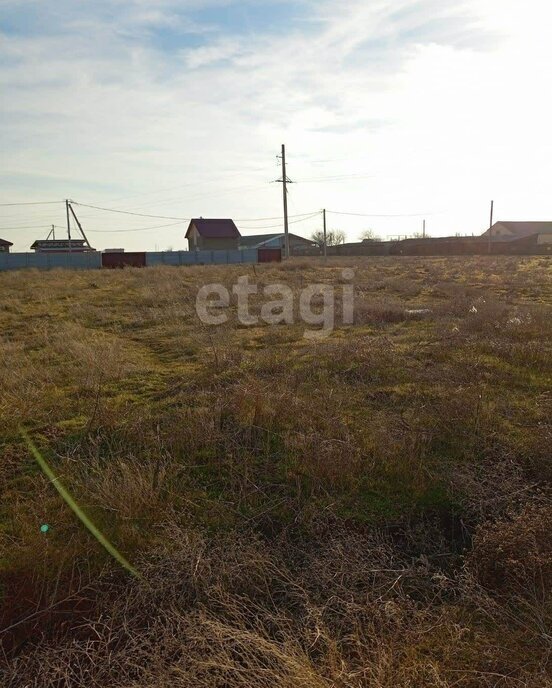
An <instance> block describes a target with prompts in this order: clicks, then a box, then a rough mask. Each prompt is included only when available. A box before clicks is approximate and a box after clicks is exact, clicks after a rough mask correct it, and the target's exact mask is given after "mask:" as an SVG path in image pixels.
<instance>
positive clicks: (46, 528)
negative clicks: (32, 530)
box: [40, 523, 50, 533]
mask: <svg viewBox="0 0 552 688" xmlns="http://www.w3.org/2000/svg"><path fill="white" fill-rule="evenodd" d="M49 530H50V526H49V525H48V524H47V523H44V524H43V525H41V526H40V532H41V533H47V532H48V531H49Z"/></svg>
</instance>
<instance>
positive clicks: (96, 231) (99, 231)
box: [86, 222, 182, 234]
mask: <svg viewBox="0 0 552 688" xmlns="http://www.w3.org/2000/svg"><path fill="white" fill-rule="evenodd" d="M181 224H182V222H171V223H170V224H168V225H155V226H153V227H135V228H134V229H87V230H86V231H87V232H93V233H94V234H119V233H125V232H145V231H146V230H148V229H162V228H163V227H176V226H177V225H181Z"/></svg>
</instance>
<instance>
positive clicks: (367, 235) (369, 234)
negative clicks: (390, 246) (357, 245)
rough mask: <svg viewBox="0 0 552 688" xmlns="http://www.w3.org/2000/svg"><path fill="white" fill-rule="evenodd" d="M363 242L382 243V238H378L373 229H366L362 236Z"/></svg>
mask: <svg viewBox="0 0 552 688" xmlns="http://www.w3.org/2000/svg"><path fill="white" fill-rule="evenodd" d="M360 238H361V239H362V241H381V237H380V236H378V235H377V234H376V233H375V232H374V230H373V229H365V230H364V231H363V232H362V234H361V235H360Z"/></svg>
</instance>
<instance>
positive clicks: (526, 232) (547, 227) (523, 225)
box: [483, 222, 552, 239]
mask: <svg viewBox="0 0 552 688" xmlns="http://www.w3.org/2000/svg"><path fill="white" fill-rule="evenodd" d="M497 225H502V226H503V227H506V229H508V230H509V231H510V232H511V233H512V235H513V236H512V237H511V238H512V239H522V238H524V237H528V236H532V235H533V234H552V222H496V223H495V224H494V225H493V226H492V227H491V229H490V230H487V231H486V232H485V234H484V235H483V236H488V235H489V231H490V232H491V236H492V230H493V229H494V228H495V227H496V226H497ZM497 238H498V237H497ZM500 238H501V239H503V237H500Z"/></svg>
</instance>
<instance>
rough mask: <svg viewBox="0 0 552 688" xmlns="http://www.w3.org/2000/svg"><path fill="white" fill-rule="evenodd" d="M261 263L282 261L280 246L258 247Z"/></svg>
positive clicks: (258, 256)
mask: <svg viewBox="0 0 552 688" xmlns="http://www.w3.org/2000/svg"><path fill="white" fill-rule="evenodd" d="M257 258H258V260H259V263H281V262H282V249H280V248H259V249H257Z"/></svg>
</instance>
